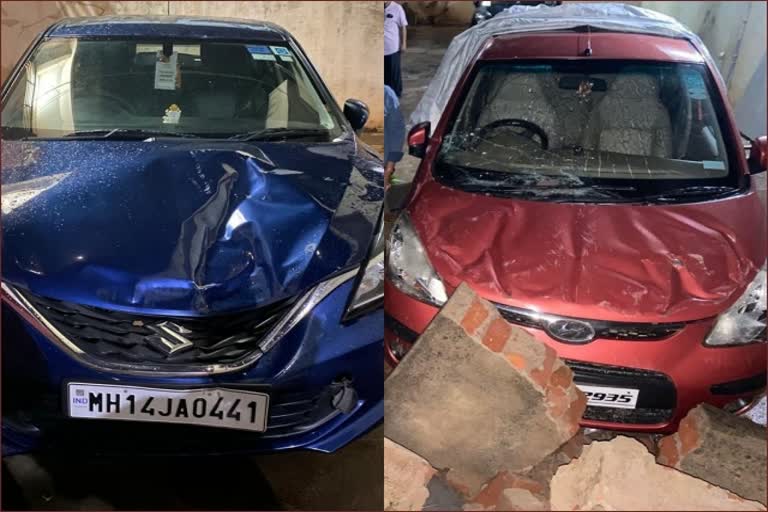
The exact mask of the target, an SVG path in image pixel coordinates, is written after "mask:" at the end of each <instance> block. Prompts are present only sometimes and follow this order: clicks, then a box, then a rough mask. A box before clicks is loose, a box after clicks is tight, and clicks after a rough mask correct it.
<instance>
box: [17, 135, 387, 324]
mask: <svg viewBox="0 0 768 512" xmlns="http://www.w3.org/2000/svg"><path fill="white" fill-rule="evenodd" d="M2 150H3V154H2V164H3V171H2V208H3V219H2V220H3V222H2V229H3V250H2V252H3V262H2V264H3V265H2V271H3V279H4V280H5V281H7V282H10V283H12V284H14V285H18V286H20V287H23V288H26V289H29V290H31V291H32V292H33V293H37V294H40V295H44V296H47V297H52V298H56V299H60V300H66V301H71V302H77V303H81V304H88V305H92V306H100V307H109V308H113V309H121V310H126V311H141V312H143V313H148V314H152V313H158V314H179V315H191V316H194V315H198V314H209V313H213V312H221V311H232V310H237V309H243V308H247V307H256V306H260V305H264V304H268V303H270V302H273V301H275V300H279V299H281V298H285V297H287V296H290V295H293V294H296V293H298V292H300V291H302V290H304V289H307V288H309V287H310V286H312V285H314V284H316V283H318V282H319V281H321V280H323V279H325V278H327V277H329V276H330V275H332V274H335V273H337V272H339V271H342V270H345V269H348V268H350V267H352V266H354V265H356V264H359V263H360V262H361V261H362V260H363V259H364V258H365V257H366V255H367V251H368V249H369V246H370V243H371V240H372V238H373V235H374V230H375V228H376V225H377V223H378V219H379V215H380V211H381V204H382V199H383V179H382V168H381V161H380V160H379V159H378V158H376V157H375V156H374V155H373V154H372V153H370V152H369V151H368V150H367V149H366V148H365V147H363V146H362V145H361V144H360V143H359V142H358V141H357V140H356V139H354V138H350V139H347V140H344V141H341V142H335V143H328V144H294V143H281V144H277V143H263V144H254V143H241V142H229V141H205V140H200V141H197V140H195V141H192V142H190V141H188V140H184V141H170V142H168V141H163V142H161V141H155V142H140V141H137V142H133V141H37V142H35V141H30V142H20V141H3V145H2Z"/></svg>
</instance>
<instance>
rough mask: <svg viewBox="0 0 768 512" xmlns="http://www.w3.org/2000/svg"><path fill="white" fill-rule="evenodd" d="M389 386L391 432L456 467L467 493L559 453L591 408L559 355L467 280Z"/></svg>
mask: <svg viewBox="0 0 768 512" xmlns="http://www.w3.org/2000/svg"><path fill="white" fill-rule="evenodd" d="M384 387H385V406H384V408H385V418H386V419H385V426H384V430H385V435H386V436H387V437H389V438H390V439H392V440H393V441H395V442H397V443H399V444H401V445H403V446H405V447H406V448H408V449H410V450H412V451H414V452H416V453H418V454H419V455H421V456H422V457H424V458H425V459H427V460H428V461H429V462H430V463H431V464H432V465H433V466H434V467H436V468H439V469H448V473H447V475H446V478H447V480H448V481H449V482H451V483H452V484H453V485H455V486H456V488H457V489H458V490H460V491H461V492H462V493H464V494H465V495H466V496H473V495H475V494H476V493H477V491H478V490H479V489H480V486H481V485H482V484H483V482H486V481H488V480H489V479H490V478H491V477H493V476H494V475H496V474H497V473H499V472H500V471H505V470H508V471H512V472H514V471H519V470H522V469H524V468H528V467H530V466H533V465H535V464H536V463H538V462H539V461H541V460H542V459H544V458H545V457H546V456H547V455H549V454H550V453H552V452H553V451H555V450H556V449H557V448H558V447H560V446H561V445H562V444H563V443H564V442H566V441H567V440H568V439H570V438H571V437H572V436H573V435H574V434H575V433H576V432H577V430H578V421H579V420H580V418H581V416H582V414H583V412H584V409H585V407H586V398H585V397H584V394H583V393H582V392H581V391H579V390H578V388H576V387H575V386H574V385H573V382H572V373H571V370H570V369H569V368H568V367H567V366H565V364H563V362H562V361H561V360H560V359H558V357H557V355H556V353H555V351H554V350H552V349H551V348H549V347H548V346H546V345H544V344H542V343H539V342H538V341H536V340H535V339H534V338H533V336H531V335H529V334H528V333H527V332H526V331H525V330H523V329H520V328H518V327H515V326H512V325H510V324H509V323H508V322H506V321H505V320H504V319H503V318H502V317H501V316H500V315H499V313H498V311H497V310H496V308H495V307H494V306H493V305H492V304H490V303H489V302H487V301H484V300H482V299H480V298H479V297H477V295H475V293H474V292H473V291H472V290H471V288H469V287H468V286H467V285H464V284H462V285H461V286H459V288H457V290H456V291H455V292H454V294H453V296H452V297H451V299H450V300H449V301H448V302H447V303H446V305H445V306H444V307H443V309H442V310H441V312H440V313H439V314H438V315H437V316H436V317H435V319H434V320H433V321H432V323H430V325H429V326H428V327H427V329H426V330H425V332H424V334H422V336H421V337H420V338H419V340H418V341H417V342H416V344H415V345H414V348H413V349H411V351H410V352H409V353H408V355H407V356H406V357H405V358H404V359H403V361H402V362H401V363H400V365H399V366H398V367H397V368H396V369H395V371H394V372H393V373H392V374H391V375H390V376H389V378H388V379H387V380H386V382H385V384H384Z"/></svg>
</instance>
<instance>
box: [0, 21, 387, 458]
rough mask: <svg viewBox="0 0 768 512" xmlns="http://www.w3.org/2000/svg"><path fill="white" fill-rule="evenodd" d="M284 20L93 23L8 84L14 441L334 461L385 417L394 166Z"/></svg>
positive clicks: (8, 413)
mask: <svg viewBox="0 0 768 512" xmlns="http://www.w3.org/2000/svg"><path fill="white" fill-rule="evenodd" d="M367 119H368V108H367V106H366V105H365V104H364V103H363V102H361V101H357V100H347V101H346V102H345V103H344V108H343V109H340V108H339V107H338V106H337V104H336V102H335V101H334V100H333V98H332V96H331V94H330V93H329V91H328V89H327V88H326V86H325V85H324V84H323V82H322V80H321V79H320V77H319V75H318V73H317V71H316V69H315V68H314V67H313V66H312V64H311V63H310V62H309V60H308V59H307V56H306V54H305V53H304V51H303V50H302V48H301V47H300V46H299V44H298V43H297V42H296V40H295V39H294V38H293V37H292V36H291V35H290V34H289V33H287V32H286V31H285V30H284V29H282V28H280V27H278V26H275V25H272V24H269V23H249V22H245V21H241V20H224V19H200V18H183V17H178V18H173V17H162V18H152V17H105V18H73V19H67V20H64V21H61V22H59V23H56V24H54V25H53V26H51V27H50V28H48V29H47V30H46V31H45V32H44V33H42V34H41V35H40V36H39V37H38V39H37V40H36V41H35V42H34V43H33V44H32V45H31V47H30V48H29V50H27V52H26V54H25V55H24V56H23V58H22V59H21V60H20V62H19V63H18V64H17V66H16V67H15V68H14V70H13V71H12V73H11V75H10V76H9V78H8V80H7V82H6V83H5V84H4V86H3V89H2V130H3V133H2V135H3V137H2V138H3V140H2V299H3V300H2V384H3V385H2V443H3V444H2V447H3V455H11V454H15V453H21V452H26V451H32V450H73V451H75V452H76V453H82V452H84V451H90V450H93V451H95V452H97V453H114V454H120V453H153V454H177V453H183V454H204V453H244V452H265V451H266V452H274V451H280V450H285V449H292V448H305V449H311V450H317V451H322V452H330V451H333V450H336V449H338V448H340V447H341V446H343V445H345V444H346V443H348V442H350V441H351V440H353V439H354V438H356V437H357V436H359V435H361V434H363V433H365V432H366V431H368V430H369V429H371V428H372V427H373V426H375V425H376V424H377V423H379V422H380V421H381V420H382V417H383V375H382V373H383V364H382V358H383V353H382V350H383V348H382V338H383V309H382V303H383V268H384V265H383V264H384V253H383V240H382V229H383V225H382V204H383V197H384V187H383V167H382V161H381V159H380V157H379V156H378V155H377V154H376V153H375V152H374V151H373V150H372V149H370V148H369V147H367V146H366V145H365V144H363V143H362V142H361V141H360V140H359V139H358V136H357V132H358V131H359V130H360V129H361V128H362V127H363V126H364V124H365V122H366V121H367Z"/></svg>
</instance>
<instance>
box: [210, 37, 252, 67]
mask: <svg viewBox="0 0 768 512" xmlns="http://www.w3.org/2000/svg"><path fill="white" fill-rule="evenodd" d="M200 59H201V60H202V61H203V66H205V67H206V68H207V69H209V70H211V71H214V72H222V73H223V72H227V73H229V74H232V73H233V72H235V73H238V74H240V73H246V72H249V71H250V69H251V54H250V53H248V50H247V49H246V48H245V46H243V45H239V44H221V43H209V44H202V45H200Z"/></svg>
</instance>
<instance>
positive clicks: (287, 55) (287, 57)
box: [270, 46, 293, 62]
mask: <svg viewBox="0 0 768 512" xmlns="http://www.w3.org/2000/svg"><path fill="white" fill-rule="evenodd" d="M270 48H272V53H274V54H275V55H277V56H278V57H280V60H282V61H285V62H293V56H292V55H291V50H289V49H288V48H286V47H285V46H270Z"/></svg>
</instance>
